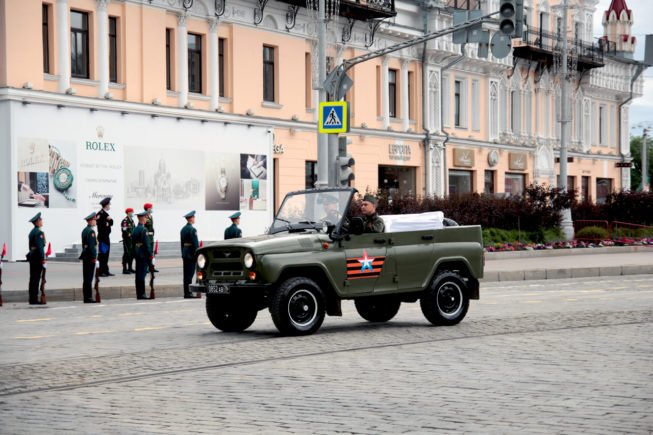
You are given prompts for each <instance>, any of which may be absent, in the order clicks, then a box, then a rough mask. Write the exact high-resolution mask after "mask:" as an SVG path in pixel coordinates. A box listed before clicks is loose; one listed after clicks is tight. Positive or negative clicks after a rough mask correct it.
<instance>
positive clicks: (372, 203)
mask: <svg viewBox="0 0 653 435" xmlns="http://www.w3.org/2000/svg"><path fill="white" fill-rule="evenodd" d="M376 205H377V199H376V197H375V196H374V195H370V194H367V195H365V196H364V197H363V201H362V202H361V212H362V213H363V221H364V227H365V232H366V233H382V232H384V231H385V223H384V222H383V218H382V217H381V216H379V215H378V214H377V212H376Z"/></svg>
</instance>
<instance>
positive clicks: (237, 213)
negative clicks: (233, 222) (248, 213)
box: [229, 211, 240, 219]
mask: <svg viewBox="0 0 653 435" xmlns="http://www.w3.org/2000/svg"><path fill="white" fill-rule="evenodd" d="M239 217H240V212H239V211H237V212H236V213H234V214H232V215H231V216H229V219H238V218H239Z"/></svg>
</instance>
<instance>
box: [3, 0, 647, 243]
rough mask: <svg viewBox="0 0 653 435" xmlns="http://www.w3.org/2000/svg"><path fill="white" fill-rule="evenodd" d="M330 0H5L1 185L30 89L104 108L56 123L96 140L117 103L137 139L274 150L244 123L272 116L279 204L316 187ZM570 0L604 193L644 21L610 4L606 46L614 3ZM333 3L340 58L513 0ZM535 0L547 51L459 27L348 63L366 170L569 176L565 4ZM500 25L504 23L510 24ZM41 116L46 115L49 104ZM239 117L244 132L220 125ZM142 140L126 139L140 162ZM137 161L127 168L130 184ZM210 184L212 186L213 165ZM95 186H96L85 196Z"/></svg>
mask: <svg viewBox="0 0 653 435" xmlns="http://www.w3.org/2000/svg"><path fill="white" fill-rule="evenodd" d="M458 3H460V4H458ZM315 4H317V2H310V1H309V2H308V3H307V6H309V8H307V7H304V6H305V5H303V3H302V5H301V6H298V5H297V4H296V3H294V2H291V1H287V2H286V1H269V2H252V1H249V0H24V1H18V0H0V126H1V127H2V128H0V131H2V132H3V133H0V135H3V136H2V137H1V140H2V142H3V143H2V144H1V145H0V146H1V147H2V148H3V150H2V153H3V156H4V157H5V161H6V162H14V163H12V164H11V165H10V166H7V167H3V170H6V171H3V172H5V174H3V175H2V177H3V178H2V180H3V181H2V183H3V186H7V185H10V186H12V187H13V186H14V185H15V184H16V172H20V171H18V169H19V168H18V167H17V165H19V163H15V162H16V161H17V159H18V158H19V157H18V155H19V154H20V149H22V148H24V147H29V146H30V145H29V143H28V142H30V141H29V140H28V139H30V137H29V134H27V133H26V132H20V133H16V129H15V128H14V129H13V131H12V127H13V126H14V125H15V123H16V122H17V120H18V121H20V122H23V121H22V120H23V118H24V117H26V116H27V117H30V116H36V115H30V114H26V113H23V114H22V115H21V112H20V108H21V107H22V108H25V107H27V106H28V105H30V104H31V105H38V106H44V107H47V108H49V112H48V111H46V112H47V113H48V115H47V116H51V117H53V118H52V119H54V120H55V123H56V120H57V117H61V116H62V113H65V112H66V111H68V112H70V113H73V112H72V111H73V110H83V111H86V112H89V113H92V114H93V118H92V119H91V120H88V122H89V123H90V124H89V125H85V124H84V123H85V122H87V121H83V119H86V117H80V124H75V122H74V116H72V115H70V114H69V115H68V116H67V117H65V119H66V122H68V123H70V125H69V127H68V131H69V132H70V133H69V136H70V137H66V133H65V131H64V132H61V133H58V134H59V136H60V137H58V139H62V140H63V141H64V142H65V141H66V140H69V141H72V142H77V143H81V144H82V145H83V144H84V143H85V142H87V140H85V139H83V138H82V137H81V136H79V135H76V134H75V133H73V132H74V131H75V130H77V129H84V128H85V127H89V128H90V130H91V131H90V132H89V133H88V134H87V135H86V136H88V135H89V134H93V135H96V136H97V131H96V130H97V129H98V128H99V127H101V126H102V125H103V123H105V119H106V120H110V119H113V117H115V116H116V115H117V114H118V115H119V119H118V120H113V121H111V122H115V125H119V126H120V129H121V134H122V135H123V137H124V138H125V139H124V140H126V141H128V142H131V143H141V142H142V143H150V142H152V140H150V139H149V138H150V137H156V136H157V135H156V133H155V132H156V131H157V130H161V131H166V132H170V131H173V130H174V131H175V133H174V136H175V138H176V139H175V141H174V142H170V143H169V145H167V146H169V147H171V148H175V149H177V150H183V149H184V147H188V146H189V144H188V143H186V142H187V140H185V139H184V138H198V137H202V136H201V135H202V133H201V129H202V128H205V129H206V130H207V131H206V133H205V134H206V135H207V136H206V137H207V139H206V144H205V145H202V147H204V148H206V152H209V151H211V150H212V151H214V152H217V153H219V152H229V151H232V152H235V151H237V150H238V149H239V148H240V149H242V150H243V152H246V153H263V152H262V151H261V147H260V146H259V145H255V146H254V148H255V149H252V150H250V149H247V148H248V145H247V143H244V142H243V143H240V142H239V141H238V140H237V138H238V137H242V138H243V140H246V137H247V135H246V134H243V135H242V136H241V133H240V131H241V129H242V131H247V130H248V129H255V130H256V129H261V131H263V130H265V132H268V131H269V132H270V133H269V134H270V135H271V139H270V141H269V142H270V144H271V145H270V155H269V162H268V167H267V174H268V176H269V177H268V178H267V180H266V181H267V183H268V184H269V188H270V190H269V195H270V197H269V199H270V201H269V203H270V204H269V208H270V209H271V210H273V209H275V208H276V207H278V205H279V201H280V200H281V199H282V198H283V196H284V195H285V193H286V192H288V191H292V190H297V189H303V188H305V187H312V185H313V183H314V181H315V179H316V173H317V147H316V143H317V140H316V130H317V128H316V121H317V110H316V106H317V103H318V91H316V90H315V88H316V86H317V85H318V83H317V80H316V78H315V77H316V64H317V59H316V56H315V53H316V46H317V32H316V21H317V18H316V13H315V11H314V10H312V9H310V6H312V5H313V6H314V5H315ZM569 4H570V6H573V7H572V8H571V9H570V10H569V19H568V25H569V26H568V28H569V29H570V30H569V32H568V34H567V38H568V39H569V40H570V41H572V46H574V47H577V48H579V49H582V50H588V53H590V54H591V57H592V59H591V62H590V61H587V59H585V57H583V56H582V55H581V54H579V55H578V56H571V58H572V61H571V63H570V65H569V66H570V70H571V71H572V72H573V73H572V74H570V77H569V80H570V81H571V82H572V86H571V88H572V95H571V97H570V98H571V104H572V107H573V110H572V121H571V126H570V128H571V143H570V147H569V159H568V162H569V163H568V173H569V178H568V184H569V186H570V187H573V188H575V189H578V190H579V192H580V193H581V195H582V196H583V197H586V198H591V199H593V200H598V201H600V200H601V199H602V198H604V197H605V195H606V194H607V193H609V192H611V191H613V190H619V189H622V188H627V187H628V186H629V169H628V168H621V167H617V164H618V163H622V162H627V161H628V159H629V144H628V106H629V104H630V102H631V101H632V98H636V97H637V96H639V95H641V93H642V80H641V77H639V78H638V76H637V68H638V64H637V62H635V61H633V60H632V48H633V47H632V44H633V43H634V40H630V39H629V40H628V41H629V44H620V45H619V50H617V49H616V48H614V47H615V45H614V44H615V43H614V41H612V39H614V38H617V39H619V38H623V36H622V35H624V34H625V33H624V32H626V33H628V32H629V29H630V27H629V25H632V19H633V12H632V11H630V10H628V9H627V6H625V3H624V1H623V0H614V1H613V5H611V7H610V10H609V11H606V12H605V19H604V23H605V27H606V29H605V34H606V37H605V38H604V43H602V45H601V46H599V45H598V44H596V43H594V42H593V41H592V39H593V38H592V35H593V34H594V29H593V28H592V17H593V15H594V14H595V13H603V11H596V10H595V9H596V4H597V0H569ZM327 6H329V7H330V8H332V9H331V10H340V11H343V10H346V11H348V12H347V13H342V16H334V17H332V19H331V21H330V23H329V27H328V35H327V52H328V59H327V64H328V65H329V67H332V66H333V65H336V64H339V63H340V62H341V61H342V60H343V59H349V58H353V57H355V56H358V55H362V54H366V53H369V52H370V51H372V50H376V49H380V48H384V47H388V46H391V45H393V44H396V43H399V42H403V41H406V40H409V39H412V38H415V37H418V36H421V35H424V33H425V32H432V31H437V30H442V29H446V28H449V27H450V26H451V25H452V9H451V6H457V7H464V8H471V9H473V8H480V9H481V10H483V11H486V12H487V11H495V10H498V6H499V1H498V0H485V1H473V0H465V1H456V0H449V1H445V0H435V1H430V2H427V3H422V2H416V1H397V2H394V1H390V0H383V1H369V2H348V1H346V0H340V1H337V0H333V1H332V0H328V1H327ZM525 6H526V21H527V26H526V28H525V33H524V35H523V36H524V37H523V40H524V41H525V42H524V43H523V44H522V49H521V50H522V51H524V50H523V48H524V47H525V48H526V49H528V47H529V45H530V46H532V45H536V46H538V47H536V48H539V49H540V51H542V48H543V44H544V51H545V52H547V53H546V56H545V57H544V58H537V57H534V56H532V55H531V54H529V52H528V50H526V51H525V52H524V53H523V55H520V56H517V55H515V56H512V55H508V56H507V57H505V58H502V59H499V58H495V57H494V56H493V55H492V54H491V53H490V54H489V55H488V56H486V57H483V56H482V55H479V46H478V44H476V43H469V44H465V45H464V46H461V45H459V44H454V43H453V41H452V37H451V35H449V36H444V37H441V38H438V39H434V40H431V41H429V42H428V43H426V44H420V45H418V46H412V47H409V48H406V49H403V50H401V51H398V52H394V53H392V54H388V55H386V56H384V57H381V58H376V59H373V60H370V61H367V62H364V63H361V64H359V65H357V66H356V67H355V68H354V69H353V70H352V71H351V72H350V76H351V78H352V79H353V80H354V86H353V87H352V89H351V90H350V91H349V93H348V94H347V96H346V100H347V101H348V102H349V103H350V112H351V118H350V125H351V126H352V127H351V132H350V133H348V134H347V136H348V139H349V142H350V144H349V145H348V151H349V152H350V153H351V154H352V155H353V157H354V158H355V160H356V164H355V167H354V172H355V177H356V178H355V180H354V181H353V182H352V186H354V187H356V188H357V189H358V190H359V191H367V190H369V191H376V190H378V189H387V190H389V191H390V192H391V193H394V192H399V193H406V194H414V195H418V196H419V195H440V196H442V195H447V194H456V193H464V192H488V193H496V194H500V193H508V194H518V193H519V192H521V191H522V190H523V189H524V187H525V186H527V185H528V184H530V183H546V184H551V185H555V184H556V182H557V181H556V177H557V174H558V173H559V162H557V160H556V159H557V156H558V155H559V146H560V145H559V144H560V141H559V138H560V124H559V123H558V122H557V121H558V120H559V118H560V86H559V85H560V56H559V54H560V53H559V50H558V49H557V46H556V44H555V42H556V41H559V40H560V32H561V16H562V13H561V9H560V8H559V7H558V1H553V0H525ZM356 8H358V9H356ZM352 11H353V12H352ZM356 11H358V12H356ZM364 18H367V19H370V18H373V19H371V20H369V21H364V20H363V19H364ZM487 28H488V29H490V32H491V33H492V34H494V33H496V25H493V24H489V25H487ZM546 44H548V45H546ZM574 44H575V45H574ZM547 47H548V48H547ZM611 47H613V49H611ZM547 50H548V51H547ZM578 53H581V52H580V51H579V52H578ZM574 59H575V61H574ZM574 62H575V63H574ZM9 105H11V107H12V108H11V109H10V108H9ZM44 116H45V115H44ZM143 117H144V118H146V119H148V122H149V124H145V123H144V122H142V121H143V120H142V119H141V118H143ZM137 118H138V121H136V119H137ZM62 119H64V118H62ZM28 120H29V121H31V122H33V123H34V125H35V126H36V125H39V124H42V122H41V120H40V119H38V118H36V117H35V118H28ZM172 121H174V122H173V123H172V124H170V125H168V124H169V123H171V122H172ZM107 122H109V121H107ZM159 123H160V124H163V123H168V124H166V125H165V127H160V126H159V125H158V124H159ZM27 124H29V122H28V123H27ZM230 129H231V131H232V133H231V136H229V135H228V137H230V138H231V137H232V139H230V140H226V141H224V140H221V135H224V134H227V133H225V132H228V131H229V130H230ZM61 136H62V137H61ZM86 136H84V137H86ZM169 138H170V134H168V135H167V136H166V137H164V138H162V139H161V140H168V139H169ZM46 139H47V137H46ZM188 140H190V139H188ZM194 140H196V141H197V140H199V139H194ZM91 142H93V141H91ZM98 142H102V141H98ZM263 142H265V141H263ZM263 142H262V143H263ZM82 145H79V146H82ZM152 146H154V145H152ZM190 149H193V148H192V146H190ZM130 158H131V157H130V155H129V153H128V152H125V156H124V157H123V159H124V160H123V166H124V167H125V168H126V167H127V165H126V163H124V162H127V161H128V160H129V159H130ZM139 158H140V157H139ZM142 158H146V159H147V158H149V157H147V156H146V155H144V156H143V157H142ZM200 158H202V157H200ZM152 159H156V156H153V157H152ZM50 163H52V161H51V162H50ZM189 164H192V163H189ZM7 165H8V163H7ZM621 166H624V165H621ZM50 169H52V168H50ZM216 170H217V171H218V172H219V171H220V170H219V169H216ZM52 175H53V174H51V176H52ZM218 176H219V175H218ZM121 177H122V178H121ZM126 177H127V175H126V172H124V170H123V175H122V176H118V178H121V179H120V180H118V184H120V186H123V185H124V184H125V183H126V180H125V178H126ZM198 178H199V179H200V180H201V179H203V178H206V177H205V176H204V175H202V176H201V177H198ZM23 181H26V180H23ZM241 181H242V180H241ZM19 182H20V179H19ZM32 182H35V181H34V180H32ZM5 183H6V184H5ZM121 189H122V187H121ZM249 189H251V186H250V187H249ZM3 190H4V189H3ZM109 190H110V189H109ZM199 190H200V193H203V191H204V185H203V184H202V183H201V182H200V185H199ZM11 191H12V192H14V193H12V194H11V195H8V194H5V197H3V198H2V200H3V204H4V203H5V202H6V203H7V204H16V203H17V195H18V193H16V191H15V190H14V189H11ZM122 191H123V190H121V192H122ZM37 193H38V192H37ZM104 193H107V194H111V193H113V194H114V195H117V197H118V198H120V195H118V194H116V193H114V192H109V191H106V192H104ZM89 194H92V192H91V193H89ZM96 194H98V193H97V192H96ZM7 195H8V196H7ZM93 200H94V198H86V199H85V201H86V203H87V204H91V202H92V201H93ZM126 201H127V198H126V197H125V198H124V200H123V201H122V202H120V204H121V205H122V203H125V202H126ZM81 203H83V201H78V204H81ZM79 214H80V216H81V215H84V213H82V212H80V213H79ZM11 216H12V217H11V218H10V219H9V216H7V218H8V219H9V220H12V219H14V220H15V219H17V217H16V214H15V213H14V214H12V215H11ZM21 217H22V215H21ZM12 228H13V227H7V228H5V230H4V231H9V232H11V229H12ZM171 234H172V233H171ZM170 238H171V239H172V236H170ZM216 238H220V237H216ZM62 243H66V241H62ZM70 243H72V242H70Z"/></svg>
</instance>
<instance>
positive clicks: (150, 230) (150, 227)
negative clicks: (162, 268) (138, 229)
mask: <svg viewBox="0 0 653 435" xmlns="http://www.w3.org/2000/svg"><path fill="white" fill-rule="evenodd" d="M153 207H154V206H153V205H152V204H150V203H149V202H146V203H145V204H143V210H144V211H145V212H147V215H146V216H147V218H146V219H145V224H144V226H145V230H146V231H147V237H148V239H150V245H152V246H154V218H153V217H152V208H153ZM154 271H155V272H158V270H156V268H155V269H154Z"/></svg>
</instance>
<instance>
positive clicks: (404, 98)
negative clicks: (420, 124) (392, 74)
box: [401, 60, 410, 131]
mask: <svg viewBox="0 0 653 435" xmlns="http://www.w3.org/2000/svg"><path fill="white" fill-rule="evenodd" d="M409 63H410V62H409V61H408V60H403V61H401V131H407V130H408V127H409V124H410V122H409V121H410V119H409V118H410V116H409V113H408V112H409V109H408V103H409V96H408V65H409Z"/></svg>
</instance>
